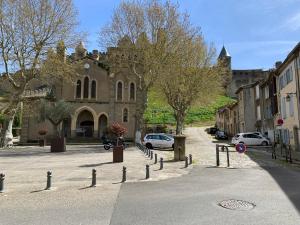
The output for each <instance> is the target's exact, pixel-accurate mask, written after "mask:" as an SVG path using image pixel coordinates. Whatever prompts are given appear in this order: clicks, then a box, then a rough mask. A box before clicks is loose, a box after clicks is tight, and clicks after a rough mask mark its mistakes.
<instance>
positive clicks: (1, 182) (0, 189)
mask: <svg viewBox="0 0 300 225" xmlns="http://www.w3.org/2000/svg"><path fill="white" fill-rule="evenodd" d="M4 179H5V174H3V173H0V193H3V192H4Z"/></svg>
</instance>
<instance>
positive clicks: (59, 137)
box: [40, 100, 72, 152]
mask: <svg viewBox="0 0 300 225" xmlns="http://www.w3.org/2000/svg"><path fill="white" fill-rule="evenodd" d="M71 112H72V107H71V104H70V103H67V102H65V101H64V100H59V101H46V100H43V101H42V102H41V110H40V116H41V119H42V120H43V121H44V120H46V119H47V120H49V122H50V123H51V124H52V126H53V132H54V134H53V138H52V140H51V152H64V151H66V140H65V137H64V136H63V134H62V132H61V130H60V124H61V123H62V121H63V120H64V119H66V118H68V117H69V116H70V114H71Z"/></svg>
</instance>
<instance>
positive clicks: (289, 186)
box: [246, 151, 300, 212]
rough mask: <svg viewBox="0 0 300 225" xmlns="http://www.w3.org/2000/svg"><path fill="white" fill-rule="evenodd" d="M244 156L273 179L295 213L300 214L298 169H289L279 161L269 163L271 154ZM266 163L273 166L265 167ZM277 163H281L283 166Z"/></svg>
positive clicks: (299, 174) (299, 178) (299, 175)
mask: <svg viewBox="0 0 300 225" xmlns="http://www.w3.org/2000/svg"><path fill="white" fill-rule="evenodd" d="M246 155H247V156H249V157H250V158H251V159H252V160H253V161H255V162H256V163H257V164H259V165H260V167H261V168H262V169H264V170H265V171H267V172H268V173H269V174H270V175H271V176H272V177H273V179H274V180H275V181H276V182H277V184H278V185H279V186H280V187H281V189H282V190H283V192H284V193H285V194H286V196H287V197H288V198H289V199H290V201H291V202H292V203H293V204H294V206H295V208H296V209H297V211H298V212H300V169H299V168H294V167H290V166H289V165H288V163H286V162H285V161H282V160H279V159H277V160H276V161H275V160H274V161H273V162H270V161H271V160H272V158H271V154H267V155H266V154H263V153H259V152H257V151H256V152H251V151H247V152H246ZM266 163H274V165H273V166H266ZM279 163H283V165H284V166H283V165H279Z"/></svg>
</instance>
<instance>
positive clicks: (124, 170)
mask: <svg viewBox="0 0 300 225" xmlns="http://www.w3.org/2000/svg"><path fill="white" fill-rule="evenodd" d="M125 181H126V167H125V166H123V177H122V182H125Z"/></svg>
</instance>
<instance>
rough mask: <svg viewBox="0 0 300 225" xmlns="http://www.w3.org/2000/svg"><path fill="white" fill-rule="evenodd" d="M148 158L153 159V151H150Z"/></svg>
mask: <svg viewBox="0 0 300 225" xmlns="http://www.w3.org/2000/svg"><path fill="white" fill-rule="evenodd" d="M150 159H151V160H152V159H153V151H151V152H150Z"/></svg>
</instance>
